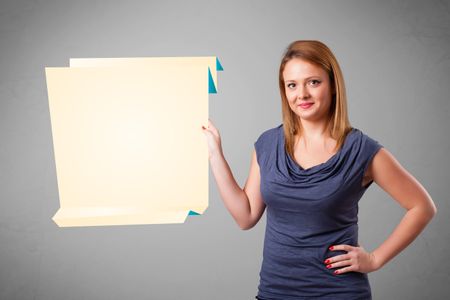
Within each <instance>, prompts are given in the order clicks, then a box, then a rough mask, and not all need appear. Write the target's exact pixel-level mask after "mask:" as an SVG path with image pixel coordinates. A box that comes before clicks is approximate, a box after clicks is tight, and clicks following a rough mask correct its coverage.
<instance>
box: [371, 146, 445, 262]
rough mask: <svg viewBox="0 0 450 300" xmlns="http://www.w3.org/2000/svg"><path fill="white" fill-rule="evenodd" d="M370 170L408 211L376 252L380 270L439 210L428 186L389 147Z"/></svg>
mask: <svg viewBox="0 0 450 300" xmlns="http://www.w3.org/2000/svg"><path fill="white" fill-rule="evenodd" d="M369 173H370V174H371V176H372V178H373V180H374V182H375V183H377V184H378V185H379V186H380V187H381V188H382V189H383V190H385V191H386V192H387V193H388V194H389V195H391V196H392V198H394V199H395V200H396V201H397V202H398V203H399V204H400V205H401V206H402V207H403V208H405V209H406V210H407V212H406V214H405V215H404V217H403V218H402V220H401V221H400V223H399V224H398V226H397V227H396V228H395V229H394V231H393V232H392V234H391V235H390V236H389V237H388V238H387V239H386V240H385V241H384V242H383V243H382V244H381V245H380V246H379V247H378V248H377V249H375V250H374V251H373V252H372V254H373V256H374V258H375V262H376V263H375V264H376V268H377V269H379V268H381V267H382V266H383V265H385V264H386V263H387V262H388V261H390V260H391V259H392V258H393V257H394V256H396V255H397V254H398V253H399V252H401V251H402V250H403V249H404V248H406V247H407V246H408V245H409V244H410V243H411V242H412V241H413V240H414V239H415V238H416V237H417V236H418V235H419V234H420V232H421V231H422V230H423V229H424V228H425V226H426V225H427V224H428V222H430V220H431V219H432V218H433V216H434V215H435V214H436V212H437V209H436V206H435V204H434V202H433V200H432V199H431V197H430V195H429V194H428V193H427V191H426V190H425V188H424V187H423V186H422V185H421V184H420V183H419V182H418V181H417V180H416V179H415V178H414V177H413V176H412V175H411V174H410V173H408V172H407V171H406V170H405V169H404V168H403V167H402V166H401V165H400V163H399V162H398V161H397V160H396V159H395V158H394V156H393V155H392V154H391V153H390V152H389V151H387V150H386V149H385V148H381V149H380V150H379V151H378V153H377V154H376V155H375V156H374V158H373V159H372V162H371V164H370V166H369Z"/></svg>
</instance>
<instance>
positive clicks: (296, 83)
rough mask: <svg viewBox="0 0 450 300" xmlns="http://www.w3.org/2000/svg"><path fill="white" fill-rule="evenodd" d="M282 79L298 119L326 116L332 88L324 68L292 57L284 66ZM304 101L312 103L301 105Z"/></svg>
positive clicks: (317, 119)
mask: <svg viewBox="0 0 450 300" xmlns="http://www.w3.org/2000/svg"><path fill="white" fill-rule="evenodd" d="M283 79H284V89H285V91H286V98H287V99H288V102H289V106H290V108H291V109H292V111H293V112H295V114H296V115H297V116H298V117H299V118H300V119H303V120H305V121H319V120H322V119H326V118H327V117H328V113H329V110H330V106H331V99H332V88H331V83H330V79H329V76H328V73H327V72H326V71H325V70H324V69H322V68H321V67H319V66H317V65H315V64H312V63H310V62H308V61H305V60H303V59H300V58H293V59H291V60H290V61H288V62H287V63H286V65H285V67H284V70H283ZM306 103H312V105H309V106H303V105H302V104H306Z"/></svg>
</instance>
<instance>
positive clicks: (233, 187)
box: [210, 150, 265, 230]
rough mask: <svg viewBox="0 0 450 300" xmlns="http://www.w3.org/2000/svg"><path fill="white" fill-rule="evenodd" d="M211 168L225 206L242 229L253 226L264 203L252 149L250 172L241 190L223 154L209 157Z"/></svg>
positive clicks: (260, 213)
mask: <svg viewBox="0 0 450 300" xmlns="http://www.w3.org/2000/svg"><path fill="white" fill-rule="evenodd" d="M210 164H211V169H212V172H213V174H214V177H215V179H216V183H217V186H218V188H219V192H220V195H221V197H222V199H223V202H224V203H225V206H226V208H227V209H228V211H229V212H230V214H231V215H232V216H233V218H234V220H235V221H236V223H237V224H238V225H239V227H240V228H241V229H242V230H248V229H250V228H252V227H253V226H255V224H256V223H258V221H259V219H260V218H261V216H262V214H263V213H264V209H265V205H264V202H263V201H262V197H261V193H260V190H259V167H258V163H257V161H256V152H255V151H254V150H253V156H252V162H251V167H250V174H249V177H248V179H247V182H246V184H245V187H244V190H242V189H241V188H240V187H239V185H238V184H237V183H236V180H235V179H234V177H233V174H232V172H231V169H230V167H229V166H228V163H227V161H226V160H225V158H224V156H223V154H221V153H220V154H216V155H212V156H211V157H210Z"/></svg>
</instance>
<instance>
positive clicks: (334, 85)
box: [279, 40, 352, 157]
mask: <svg viewBox="0 0 450 300" xmlns="http://www.w3.org/2000/svg"><path fill="white" fill-rule="evenodd" d="M293 58H300V59H303V60H305V61H308V62H310V63H312V64H315V65H317V66H319V67H321V68H322V69H324V70H325V71H326V72H327V73H328V75H329V78H330V88H331V90H332V91H333V93H332V98H331V106H330V113H329V118H328V120H327V125H326V126H327V130H328V132H329V134H330V135H331V137H332V138H333V139H335V140H337V143H336V148H335V151H337V150H338V149H340V148H341V146H342V144H343V143H344V141H345V137H346V136H347V133H348V132H350V131H351V129H352V127H351V125H350V122H349V120H348V112H347V96H346V93H345V83H344V77H343V75H342V71H341V68H340V67H339V64H338V62H337V60H336V58H335V57H334V55H333V53H332V52H331V50H330V49H329V48H328V47H327V46H326V45H325V44H323V43H322V42H319V41H314V40H300V41H295V42H292V43H291V44H290V45H289V46H288V47H287V49H286V51H285V53H284V55H283V57H282V59H281V64H280V73H279V85H280V94H281V106H282V115H283V128H284V136H285V141H286V143H285V148H286V151H287V152H288V153H289V155H291V157H294V144H295V135H296V134H299V136H301V134H302V128H301V122H300V120H299V119H298V116H297V115H296V114H295V113H294V112H293V111H292V109H291V108H290V106H289V103H288V99H287V98H286V90H285V83H284V78H283V71H284V67H285V66H286V63H287V62H288V61H290V60H291V59H293Z"/></svg>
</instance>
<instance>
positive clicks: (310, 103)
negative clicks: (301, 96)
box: [298, 102, 314, 108]
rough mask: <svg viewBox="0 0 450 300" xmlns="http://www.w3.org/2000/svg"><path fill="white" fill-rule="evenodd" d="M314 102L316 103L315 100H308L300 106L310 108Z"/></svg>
mask: <svg viewBox="0 0 450 300" xmlns="http://www.w3.org/2000/svg"><path fill="white" fill-rule="evenodd" d="M313 104H314V102H307V103H302V104H299V105H298V106H300V107H301V108H308V107H310V106H311V105H313Z"/></svg>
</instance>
